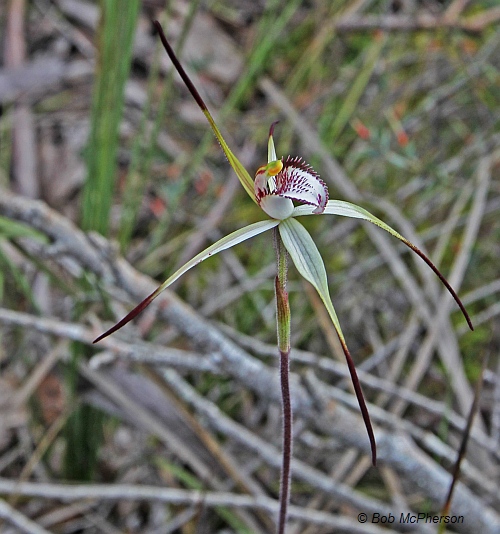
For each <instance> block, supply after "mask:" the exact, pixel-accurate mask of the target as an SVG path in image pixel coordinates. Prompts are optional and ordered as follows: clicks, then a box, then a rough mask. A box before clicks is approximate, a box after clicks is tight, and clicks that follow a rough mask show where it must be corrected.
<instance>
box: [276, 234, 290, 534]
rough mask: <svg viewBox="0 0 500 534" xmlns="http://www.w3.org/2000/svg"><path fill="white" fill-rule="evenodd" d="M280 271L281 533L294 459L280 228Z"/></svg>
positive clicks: (284, 260) (284, 262) (287, 309)
mask: <svg viewBox="0 0 500 534" xmlns="http://www.w3.org/2000/svg"><path fill="white" fill-rule="evenodd" d="M274 245H275V248H276V258H277V267H278V275H277V276H276V280H275V289H276V315H277V327H278V349H279V352H280V378H281V400H282V404H283V462H282V467H281V482H280V511H279V518H278V534H284V533H285V526H286V519H287V509H288V501H289V500H290V464H291V461H292V402H291V397H290V380H289V376H290V305H289V303H288V293H287V291H286V280H287V270H288V263H287V252H286V249H285V246H284V244H283V241H282V240H281V237H280V234H279V231H278V229H277V228H275V229H274Z"/></svg>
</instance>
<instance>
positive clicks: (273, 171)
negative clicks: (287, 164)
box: [266, 159, 283, 176]
mask: <svg viewBox="0 0 500 534" xmlns="http://www.w3.org/2000/svg"><path fill="white" fill-rule="evenodd" d="M282 168H283V162H282V161H281V160H280V159H277V160H276V161H271V162H269V163H268V164H267V166H266V172H267V174H268V176H276V175H277V174H278V173H279V172H280V171H281V169H282Z"/></svg>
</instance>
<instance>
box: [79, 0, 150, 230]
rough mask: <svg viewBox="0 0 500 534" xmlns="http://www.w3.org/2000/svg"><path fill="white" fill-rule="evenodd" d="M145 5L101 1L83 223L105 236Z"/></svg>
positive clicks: (137, 1)
mask: <svg viewBox="0 0 500 534" xmlns="http://www.w3.org/2000/svg"><path fill="white" fill-rule="evenodd" d="M139 6H140V2H139V0H130V1H127V2H121V1H120V0H101V18H100V22H99V28H98V35H97V50H98V60H97V64H96V79H95V85H94V94H93V102H92V115H91V133H90V138H89V142H88V146H87V148H86V159H87V169H88V173H87V180H86V183H85V187H84V194H83V203H82V227H83V228H84V229H86V230H97V231H98V232H100V233H101V234H103V235H107V234H108V231H109V222H110V221H109V216H110V210H111V204H112V199H113V196H112V195H113V192H114V189H115V182H116V177H117V160H116V156H117V151H118V132H119V127H120V123H121V121H122V116H123V103H124V91H125V83H126V81H127V78H128V74H129V72H130V62H131V57H132V45H133V43H134V35H135V26H136V21H137V15H138V12H139Z"/></svg>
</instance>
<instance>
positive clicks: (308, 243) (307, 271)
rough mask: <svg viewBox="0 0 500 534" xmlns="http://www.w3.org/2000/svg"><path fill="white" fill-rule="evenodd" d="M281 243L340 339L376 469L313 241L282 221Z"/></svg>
mask: <svg viewBox="0 0 500 534" xmlns="http://www.w3.org/2000/svg"><path fill="white" fill-rule="evenodd" d="M278 228H279V232H280V235H281V239H282V240H283V244H284V245H285V248H286V249H287V250H288V253H289V254H290V257H291V258H292V261H293V263H294V264H295V267H297V270H298V271H299V273H300V274H301V275H302V276H303V277H304V278H305V279H306V280H307V281H308V282H310V283H311V284H312V285H313V287H314V288H315V289H316V291H317V292H318V294H319V296H320V297H321V300H322V301H323V304H324V305H325V308H326V309H327V311H328V314H329V315H330V319H331V320H332V323H333V326H334V327H335V330H336V331H337V335H338V337H339V339H340V343H341V345H342V349H343V351H344V355H345V358H346V361H347V366H348V368H349V373H350V375H351V380H352V384H353V386H354V393H355V394H356V398H357V400H358V404H359V407H360V410H361V415H362V417H363V421H364V423H365V427H366V431H367V433H368V438H369V440H370V446H371V451H372V463H373V465H375V463H376V461H377V452H376V451H377V449H376V443H375V435H374V433H373V428H372V424H371V421H370V415H369V413H368V408H367V406H366V402H365V398H364V395H363V390H362V389H361V384H360V382H359V378H358V375H357V372H356V368H355V366H354V361H353V359H352V357H351V354H350V352H349V350H348V348H347V344H346V341H345V338H344V334H343V333H342V329H341V327H340V323H339V320H338V317H337V314H336V312H335V308H334V307H333V303H332V300H331V298H330V292H329V290H328V280H327V276H326V269H325V264H324V263H323V259H322V258H321V254H320V253H319V251H318V249H317V247H316V245H315V243H314V241H313V239H312V237H311V236H310V235H309V233H308V232H307V230H306V229H305V228H304V227H303V226H302V225H301V224H300V223H299V222H298V221H297V220H295V219H293V218H290V219H286V220H285V221H281V223H280V225H279V226H278Z"/></svg>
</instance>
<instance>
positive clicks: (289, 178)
mask: <svg viewBox="0 0 500 534" xmlns="http://www.w3.org/2000/svg"><path fill="white" fill-rule="evenodd" d="M154 24H155V27H156V29H157V31H158V34H159V36H160V39H161V41H162V43H163V45H164V47H165V50H166V51H167V53H168V55H169V56H170V59H171V60H172V62H173V64H174V66H175V68H176V69H177V71H178V73H179V74H180V76H181V78H182V80H183V81H184V83H185V84H186V86H187V88H188V89H189V91H190V92H191V94H192V96H193V97H194V99H195V100H196V102H197V103H198V105H199V107H200V108H201V110H202V111H203V113H204V114H205V117H206V118H207V120H208V122H209V124H210V126H211V128H212V130H213V132H214V134H215V136H216V138H217V140H218V141H219V143H220V145H221V147H222V150H223V151H224V153H225V155H226V157H227V159H228V161H229V163H230V165H231V167H232V168H233V170H234V172H235V173H236V175H237V176H238V178H239V180H240V182H241V184H242V185H243V187H244V189H245V191H246V192H247V193H248V194H249V196H250V198H251V199H252V200H253V201H254V202H256V204H258V205H259V206H260V207H261V208H262V210H263V211H264V212H265V213H266V214H267V215H268V216H269V219H266V220H263V221H260V222H256V223H254V224H250V225H249V226H246V227H245V228H241V229H239V230H236V231H235V232H233V233H231V234H229V235H227V236H225V237H223V238H222V239H220V240H219V241H217V242H216V243H214V244H213V245H211V246H209V247H208V248H207V249H205V250H204V251H202V252H200V253H199V254H197V255H196V256H195V257H194V258H192V259H191V260H189V261H188V262H187V263H186V264H185V265H183V266H182V267H180V268H179V269H178V270H177V271H176V272H175V273H173V274H172V275H171V276H170V277H169V278H168V279H167V280H165V282H163V284H161V285H160V286H159V287H158V288H157V289H156V290H155V291H154V292H153V293H151V295H149V296H148V297H146V298H145V299H144V300H143V301H142V302H141V303H140V304H139V305H138V306H137V307H136V308H134V309H133V310H132V311H131V312H130V313H129V314H128V315H126V316H125V317H124V318H123V319H122V320H121V321H119V322H118V323H117V324H115V325H114V326H113V327H112V328H110V329H109V330H108V331H106V332H105V333H104V334H102V335H100V336H99V337H98V338H97V339H96V340H95V341H94V343H96V342H98V341H100V340H101V339H103V338H105V337H106V336H109V335H110V334H112V333H113V332H115V331H116V330H118V329H119V328H121V327H122V326H124V325H125V324H127V323H128V322H129V321H131V320H132V319H133V318H134V317H136V316H137V315H138V314H139V313H140V312H141V311H142V310H143V309H144V308H146V306H148V305H149V304H151V302H152V301H153V300H154V299H155V298H156V297H157V296H158V295H159V294H160V293H161V292H162V291H163V290H165V289H166V288H167V287H168V286H169V285H170V284H172V283H173V282H174V281H175V280H177V279H178V278H179V277H180V276H182V275H183V274H184V273H185V272H187V271H188V270H189V269H191V268H192V267H194V266H195V265H197V264H198V263H200V262H202V261H204V260H206V259H207V258H209V257H210V256H213V255H214V254H217V253H219V252H221V251H223V250H226V249H228V248H230V247H233V246H234V245H237V244H238V243H242V242H243V241H246V240H247V239H250V238H252V237H254V236H256V235H258V234H261V233H263V232H266V231H268V230H271V229H274V230H273V231H274V239H275V244H276V251H277V260H278V262H277V264H278V274H277V277H276V302H277V322H278V348H279V352H280V356H281V383H282V398H283V419H284V435H283V449H284V450H283V468H282V479H281V490H280V514H279V520H278V532H279V533H283V532H284V529H285V524H286V511H287V505H288V500H289V482H290V481H289V478H290V462H291V425H292V413H291V401H290V391H289V383H288V368H289V355H290V308H289V304H288V294H287V292H286V279H287V262H286V256H287V253H288V254H289V255H290V257H291V259H292V261H293V263H294V264H295V266H296V268H297V270H298V271H299V273H300V274H301V275H302V276H303V277H304V278H305V279H306V280H307V281H308V282H310V283H311V284H312V285H313V286H314V288H315V289H316V290H317V292H318V294H319V296H320V297H321V299H322V301H323V303H324V305H325V307H326V309H327V311H328V314H329V316H330V318H331V320H332V323H333V325H334V327H335V330H336V331H337V334H338V337H339V339H340V342H341V345H342V348H343V351H344V354H345V357H346V361H347V365H348V367H349V372H350V375H351V378H352V382H353V386H354V391H355V394H356V397H357V399H358V403H359V406H360V409H361V413H362V416H363V420H364V423H365V426H366V429H367V432H368V436H369V439H370V445H371V452H372V463H373V464H374V465H375V463H376V444H375V437H374V434H373V429H372V426H371V422H370V417H369V415H368V409H367V407H366V403H365V400H364V397H363V393H362V390H361V385H360V383H359V380H358V376H357V373H356V369H355V367H354V362H353V360H352V357H351V355H350V353H349V350H348V348H347V344H346V341H345V338H344V335H343V333H342V329H341V327H340V323H339V320H338V318H337V314H336V313H335V309H334V307H333V304H332V300H331V298H330V293H329V289H328V281H327V275H326V269H325V266H324V263H323V260H322V258H321V255H320V253H319V251H318V249H317V247H316V245H315V243H314V241H313V239H312V238H311V236H310V235H309V233H308V232H307V230H306V229H305V228H304V226H302V224H300V223H299V222H298V221H297V220H296V217H299V216H303V215H338V216H341V217H352V218H355V219H364V220H365V221H368V222H370V223H373V224H375V225H377V226H379V227H380V228H382V229H383V230H385V231H387V232H389V233H390V234H392V235H393V236H394V237H397V238H398V239H399V240H401V241H402V242H403V243H404V244H405V245H407V246H408V247H410V248H411V249H412V250H413V251H414V252H415V253H417V254H418V255H419V256H420V257H421V258H422V259H423V260H424V261H425V262H426V263H427V265H429V267H430V268H431V269H432V270H433V271H434V272H435V273H436V275H437V276H438V277H439V279H440V280H441V282H442V283H443V284H444V285H445V286H446V288H447V289H448V291H449V292H450V293H451V295H452V296H453V298H454V299H455V301H456V302H457V304H458V306H459V307H460V309H461V311H462V313H463V315H464V316H465V319H466V321H467V323H468V325H469V327H470V328H471V330H472V329H473V326H472V322H471V320H470V317H469V315H468V313H467V311H466V310H465V307H464V306H463V304H462V302H461V301H460V299H459V297H458V296H457V294H456V293H455V291H454V290H453V288H452V287H451V286H450V284H449V283H448V282H447V280H446V279H445V278H444V276H443V275H442V274H441V273H440V272H439V270H438V269H437V267H436V266H435V265H434V264H433V263H432V262H431V260H430V259H429V258H428V257H427V256H426V255H425V254H424V253H423V252H422V251H420V250H419V249H418V248H417V247H416V246H415V245H413V244H412V243H410V242H409V241H408V240H407V239H405V238H404V237H403V236H402V235H401V234H399V233H398V232H396V230H394V229H392V228H391V227H390V226H388V225H387V224H386V223H384V222H383V221H381V220H380V219H378V218H377V217H375V216H374V215H372V214H371V213H369V212H368V211H366V210H365V209H363V208H361V207H360V206H357V205H355V204H351V203H349V202H344V201H341V200H328V189H327V187H326V184H325V183H324V182H323V181H322V180H321V179H320V177H319V175H318V174H317V173H316V172H315V171H314V170H313V169H312V168H311V167H310V166H309V165H308V164H307V163H305V162H304V161H303V160H302V158H299V157H290V156H288V157H287V158H282V159H278V158H277V156H276V150H275V147H274V141H273V132H274V127H275V125H276V123H273V124H272V125H271V128H270V131H269V139H268V161H267V164H266V165H263V166H262V167H260V168H259V169H257V172H256V174H255V180H252V178H251V177H250V175H249V174H248V172H247V171H246V170H245V168H244V167H243V165H242V164H241V163H240V161H239V160H238V159H237V158H236V156H235V155H234V154H233V153H232V151H231V150H230V148H229V147H228V145H227V143H226V142H225V140H224V138H223V137H222V134H221V132H220V130H219V128H218V127H217V125H216V123H215V121H214V119H213V118H212V115H211V114H210V112H209V111H208V109H207V106H206V105H205V102H204V101H203V99H202V98H201V96H200V94H199V93H198V91H197V90H196V88H195V87H194V85H193V83H192V82H191V80H190V78H189V77H188V75H187V73H186V72H185V70H184V68H183V67H182V65H181V64H180V63H179V60H178V59H177V57H176V55H175V53H174V51H173V50H172V48H171V46H170V44H169V43H168V41H167V39H166V37H165V34H164V33H163V30H162V27H161V25H160V23H159V22H157V21H155V22H154ZM295 203H297V204H298V205H295Z"/></svg>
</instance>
